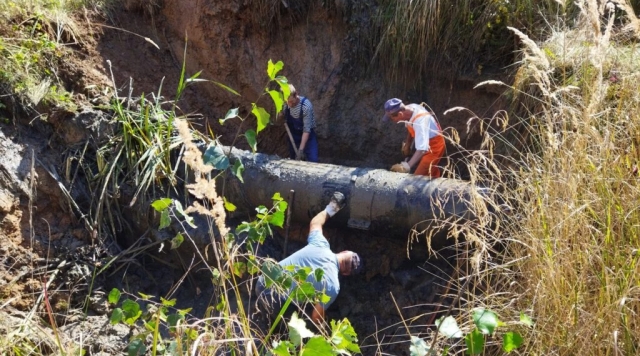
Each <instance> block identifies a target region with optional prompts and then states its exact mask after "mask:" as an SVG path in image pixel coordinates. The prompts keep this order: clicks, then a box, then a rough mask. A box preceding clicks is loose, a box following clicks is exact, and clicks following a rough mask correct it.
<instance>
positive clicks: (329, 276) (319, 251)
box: [278, 230, 340, 310]
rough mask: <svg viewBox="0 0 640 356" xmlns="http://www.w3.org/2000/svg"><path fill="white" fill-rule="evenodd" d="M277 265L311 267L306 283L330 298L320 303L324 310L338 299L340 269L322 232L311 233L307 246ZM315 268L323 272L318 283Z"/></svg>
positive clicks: (314, 231) (336, 258)
mask: <svg viewBox="0 0 640 356" xmlns="http://www.w3.org/2000/svg"><path fill="white" fill-rule="evenodd" d="M278 263H279V264H280V265H281V266H289V265H294V266H299V267H311V269H312V271H311V273H310V274H309V276H308V277H307V282H309V283H311V284H313V287H314V288H315V289H316V291H323V292H324V294H326V295H327V296H329V298H331V299H329V301H328V302H327V303H321V305H322V307H323V308H324V309H325V310H326V309H327V308H328V307H329V306H330V305H331V303H333V302H334V301H335V300H336V297H338V293H340V281H339V280H338V274H339V272H340V267H339V265H338V257H337V256H336V254H335V253H333V252H332V251H331V248H330V247H329V241H327V239H326V238H325V237H324V236H323V235H322V231H320V230H313V231H311V232H310V233H309V237H307V246H305V247H304V248H302V249H300V250H298V251H296V252H295V253H294V254H292V255H291V256H289V257H287V258H285V259H284V260H282V261H280V262H278ZM316 268H320V269H322V270H323V271H324V275H323V276H322V280H321V281H320V282H318V281H316V277H315V274H314V273H313V271H315V270H316ZM292 288H293V287H292Z"/></svg>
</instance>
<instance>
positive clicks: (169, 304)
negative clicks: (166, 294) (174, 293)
mask: <svg viewBox="0 0 640 356" xmlns="http://www.w3.org/2000/svg"><path fill="white" fill-rule="evenodd" d="M160 302H161V303H162V305H164V306H165V307H172V306H174V305H176V299H175V298H174V299H164V298H163V297H160Z"/></svg>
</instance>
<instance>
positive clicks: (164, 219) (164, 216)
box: [158, 210, 171, 230]
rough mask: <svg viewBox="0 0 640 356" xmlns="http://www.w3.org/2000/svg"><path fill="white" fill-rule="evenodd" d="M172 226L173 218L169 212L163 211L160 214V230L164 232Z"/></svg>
mask: <svg viewBox="0 0 640 356" xmlns="http://www.w3.org/2000/svg"><path fill="white" fill-rule="evenodd" d="M169 225H171V218H170V217H169V210H163V211H162V212H161V213H160V226H158V230H162V229H164V228H165V227H167V226H169Z"/></svg>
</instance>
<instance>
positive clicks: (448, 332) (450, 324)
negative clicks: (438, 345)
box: [436, 315, 462, 338]
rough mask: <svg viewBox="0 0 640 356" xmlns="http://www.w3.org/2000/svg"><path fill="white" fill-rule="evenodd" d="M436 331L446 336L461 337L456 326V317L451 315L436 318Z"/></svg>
mask: <svg viewBox="0 0 640 356" xmlns="http://www.w3.org/2000/svg"><path fill="white" fill-rule="evenodd" d="M436 326H437V327H438V331H439V332H440V333H442V335H444V336H446V337H448V338H461V337H462V330H460V328H459V327H458V323H457V322H456V319H455V318H454V317H452V316H451V315H449V316H447V317H446V318H440V319H438V320H436Z"/></svg>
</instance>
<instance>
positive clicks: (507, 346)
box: [502, 332, 524, 352]
mask: <svg viewBox="0 0 640 356" xmlns="http://www.w3.org/2000/svg"><path fill="white" fill-rule="evenodd" d="M522 341H524V340H523V339H522V336H520V334H518V333H516V332H508V333H505V334H504V338H503V340H502V349H503V350H504V351H505V352H511V351H513V350H515V349H517V348H518V347H520V345H522Z"/></svg>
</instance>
